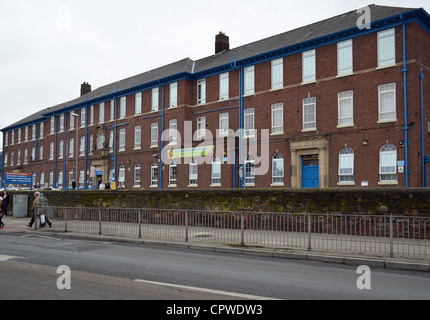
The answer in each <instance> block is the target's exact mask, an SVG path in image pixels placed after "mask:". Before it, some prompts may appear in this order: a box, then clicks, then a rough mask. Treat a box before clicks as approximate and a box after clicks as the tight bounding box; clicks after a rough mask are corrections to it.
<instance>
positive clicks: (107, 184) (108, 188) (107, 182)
mask: <svg viewBox="0 0 430 320" xmlns="http://www.w3.org/2000/svg"><path fill="white" fill-rule="evenodd" d="M105 189H106V190H110V183H109V181H106V184H105Z"/></svg>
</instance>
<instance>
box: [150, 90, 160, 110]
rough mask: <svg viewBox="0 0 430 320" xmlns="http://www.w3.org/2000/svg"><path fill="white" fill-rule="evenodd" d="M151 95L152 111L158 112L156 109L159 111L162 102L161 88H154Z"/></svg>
mask: <svg viewBox="0 0 430 320" xmlns="http://www.w3.org/2000/svg"><path fill="white" fill-rule="evenodd" d="M151 97H152V98H151V111H152V112H156V111H158V108H159V104H160V102H159V100H160V97H159V89H158V88H153V89H152V94H151Z"/></svg>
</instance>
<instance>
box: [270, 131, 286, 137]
mask: <svg viewBox="0 0 430 320" xmlns="http://www.w3.org/2000/svg"><path fill="white" fill-rule="evenodd" d="M283 134H284V132H275V133H271V134H270V136H271V137H273V136H282V135H283Z"/></svg>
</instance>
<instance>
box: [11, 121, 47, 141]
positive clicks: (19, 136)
mask: <svg viewBox="0 0 430 320" xmlns="http://www.w3.org/2000/svg"><path fill="white" fill-rule="evenodd" d="M54 133H55V117H51V131H50V134H54ZM20 142H21V134H20V132H19V131H18V143H20Z"/></svg>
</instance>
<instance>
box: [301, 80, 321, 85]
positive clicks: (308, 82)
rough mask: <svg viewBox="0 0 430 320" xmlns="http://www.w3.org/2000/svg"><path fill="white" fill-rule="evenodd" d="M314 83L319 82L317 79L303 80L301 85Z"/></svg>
mask: <svg viewBox="0 0 430 320" xmlns="http://www.w3.org/2000/svg"><path fill="white" fill-rule="evenodd" d="M313 83H317V81H316V80H311V81H306V82H302V83H301V84H300V85H302V86H306V85H308V84H313Z"/></svg>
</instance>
